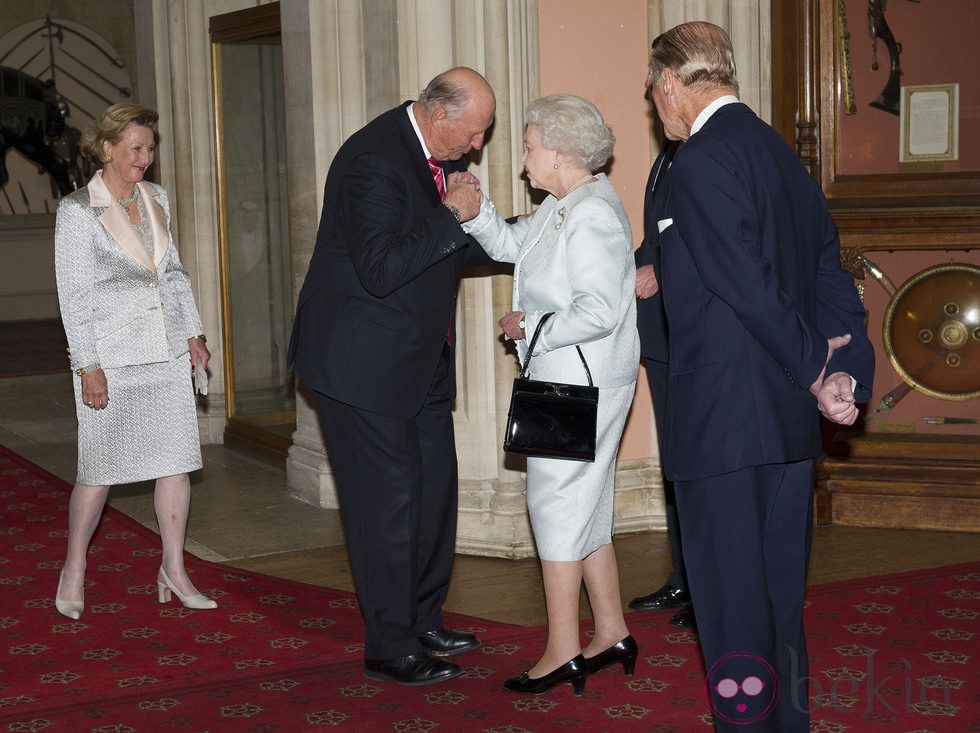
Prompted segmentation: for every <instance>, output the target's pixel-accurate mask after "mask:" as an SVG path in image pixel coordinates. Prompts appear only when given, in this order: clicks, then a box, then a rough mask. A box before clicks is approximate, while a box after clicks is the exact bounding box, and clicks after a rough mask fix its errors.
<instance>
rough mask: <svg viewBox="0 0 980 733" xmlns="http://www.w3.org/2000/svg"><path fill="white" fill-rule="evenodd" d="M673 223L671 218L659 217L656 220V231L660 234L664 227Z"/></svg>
mask: <svg viewBox="0 0 980 733" xmlns="http://www.w3.org/2000/svg"><path fill="white" fill-rule="evenodd" d="M673 223H674V220H673V219H661V220H660V221H658V222H657V231H658V232H660V233H661V234H662V233H663V231H664V229H666V228H667V227H669V226H671V225H672V224H673Z"/></svg>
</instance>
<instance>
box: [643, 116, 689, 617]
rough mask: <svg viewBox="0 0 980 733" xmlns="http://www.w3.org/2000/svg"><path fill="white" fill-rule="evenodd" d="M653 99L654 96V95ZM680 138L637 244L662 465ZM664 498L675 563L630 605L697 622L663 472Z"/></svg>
mask: <svg viewBox="0 0 980 733" xmlns="http://www.w3.org/2000/svg"><path fill="white" fill-rule="evenodd" d="M651 101H652V100H651ZM680 145H681V143H680V142H679V141H677V140H671V139H669V138H666V137H665V138H664V144H663V147H662V148H661V150H660V154H659V155H658V156H657V159H656V160H655V161H654V163H653V167H652V168H651V169H650V177H649V179H648V180H647V187H646V198H645V200H644V204H643V242H642V243H641V244H640V246H639V247H637V248H636V252H635V253H634V258H635V260H636V297H637V298H638V300H637V303H636V327H637V330H638V331H639V334H640V350H641V352H642V354H643V362H644V365H645V367H646V374H647V381H648V382H649V383H650V394H651V395H652V397H653V415H654V420H655V421H656V425H657V443H658V444H659V446H660V456H661V467H662V465H663V455H664V451H663V434H664V422H665V421H664V418H663V415H664V412H665V411H666V409H667V316H666V314H665V313H664V301H663V294H662V293H661V291H660V285H659V282H660V280H659V278H660V237H659V232H658V231H657V222H658V221H660V220H661V219H663V218H664V213H663V212H664V210H665V208H666V205H667V191H668V189H669V188H670V183H669V179H670V175H669V172H670V164H671V162H672V160H673V158H674V155H676V153H677V149H678V148H679V147H680ZM664 500H665V509H666V516H667V539H668V541H669V542H670V559H671V562H672V563H673V565H674V568H673V570H672V571H671V572H670V575H668V576H667V582H666V583H664V584H663V585H662V586H661V587H660V588H658V589H657V590H655V591H654V592H653V593H650V594H649V595H645V596H640V597H639V598H634V599H633V600H632V601H630V603H629V607H630V608H632V609H634V610H637V611H661V610H667V609H676V612H675V613H674V615H673V616H671V618H670V624H671V626H677V627H680V628H694V627H695V626H696V624H695V620H694V609H693V606H692V605H691V593H690V591H689V590H688V587H687V572H686V571H685V569H684V555H683V552H682V551H681V533H680V526H679V524H678V521H677V502H676V500H675V498H674V484H673V482H672V481H668V480H667V479H666V478H664Z"/></svg>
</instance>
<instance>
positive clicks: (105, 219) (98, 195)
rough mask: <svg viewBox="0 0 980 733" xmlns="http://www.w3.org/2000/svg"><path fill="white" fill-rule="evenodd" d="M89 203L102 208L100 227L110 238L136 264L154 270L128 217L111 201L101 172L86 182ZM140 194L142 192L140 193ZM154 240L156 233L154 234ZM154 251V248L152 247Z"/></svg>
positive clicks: (97, 172) (110, 195)
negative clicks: (103, 228) (102, 227)
mask: <svg viewBox="0 0 980 733" xmlns="http://www.w3.org/2000/svg"><path fill="white" fill-rule="evenodd" d="M88 191H89V203H90V205H91V206H92V207H93V208H95V207H99V206H104V207H105V211H103V212H102V213H101V214H100V215H99V221H100V222H102V226H104V227H105V229H106V231H107V232H109V234H110V235H111V236H112V238H113V239H114V240H115V241H116V243H117V244H119V246H120V247H122V248H123V249H124V250H125V251H126V252H128V253H129V255H130V256H131V257H132V258H133V259H134V260H136V261H137V262H138V263H140V264H141V265H143V267H145V268H146V269H148V270H156V267H154V264H153V261H152V260H151V259H150V255H149V253H148V252H147V251H146V248H145V247H144V246H143V243H142V242H141V241H140V238H139V235H138V234H137V233H136V230H135V229H133V226H132V224H130V223H129V217H127V216H126V212H125V211H123V209H122V207H121V206H116V205H115V202H114V201H113V200H112V194H111V193H109V189H108V188H107V187H106V185H105V182H103V180H102V171H96V172H95V175H94V176H93V177H92V180H91V181H89V182H88ZM141 193H142V192H141ZM154 239H156V232H154ZM154 250H156V247H154Z"/></svg>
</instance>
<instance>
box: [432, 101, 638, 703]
mask: <svg viewBox="0 0 980 733" xmlns="http://www.w3.org/2000/svg"><path fill="white" fill-rule="evenodd" d="M525 122H526V129H525V137H524V158H523V164H524V168H525V171H526V173H527V177H528V179H529V180H530V182H531V185H532V186H533V187H534V188H538V189H543V190H545V191H547V192H548V193H549V194H550V195H549V196H548V197H547V198H546V199H545V200H544V202H543V203H542V204H541V206H540V207H539V208H538V209H537V211H535V212H534V213H533V214H532V215H531V216H529V217H526V218H524V219H523V220H521V221H519V222H517V223H516V224H512V225H508V224H507V223H506V222H505V221H504V220H503V219H502V218H501V217H500V216H499V215H498V214H497V212H496V211H495V209H494V206H493V204H492V203H491V202H490V201H489V200H487V199H484V201H483V205H482V207H481V209H480V213H479V214H478V215H477V216H476V217H475V218H474V219H472V220H470V221H469V222H467V223H466V224H465V225H464V229H465V230H466V231H467V232H468V233H469V234H471V235H472V236H473V237H474V238H476V240H477V241H478V242H479V243H480V244H481V245H482V246H483V248H484V249H485V250H486V251H487V253H488V254H489V255H490V256H491V257H493V258H494V259H496V260H498V261H502V262H513V263H514V265H515V266H514V294H513V311H511V312H509V313H507V314H506V315H504V316H503V317H502V318H501V319H500V326H501V328H502V330H503V332H504V335H505V336H506V337H508V338H511V339H514V341H515V342H516V343H517V347H518V354H519V356H520V357H521V359H523V358H524V356H525V355H526V352H527V337H528V336H529V335H530V334H533V333H534V331H535V329H536V328H537V327H538V324H539V322H540V320H541V317H542V316H543V315H544V314H546V313H549V312H554V314H555V315H554V316H553V317H551V318H550V319H549V320H548V321H547V322H545V324H544V325H543V326H542V328H541V335H540V336H539V338H538V342H537V345H536V346H535V352H534V357H533V359H532V360H531V373H532V375H533V377H534V378H535V379H545V380H550V381H559V382H566V383H574V384H586V383H587V380H586V375H585V371H584V369H583V367H582V362H581V360H580V359H579V357H578V353H577V351H576V349H575V346H576V345H578V346H579V347H580V348H581V349H582V353H583V354H584V356H585V359H586V361H587V362H588V364H589V368H590V369H591V372H592V377H593V381H594V383H595V385H596V386H597V387H598V388H599V416H598V427H597V447H596V458H595V462H593V463H583V462H579V461H571V460H563V459H557V458H537V457H532V458H528V460H527V505H528V512H529V513H530V517H531V525H532V529H533V531H534V539H535V543H536V545H537V550H538V555H539V557H540V558H541V567H542V573H543V576H544V585H545V598H546V602H547V606H548V643H547V647H546V649H545V652H544V655H543V656H542V658H541V659H540V661H538V663H537V664H535V665H534V667H532V668H531V669H530V670H528V671H527V672H526V673H524V674H523V675H520V676H518V677H514V678H512V679H510V680H507V682H506V684H505V687H506V688H507V689H509V690H511V691H514V692H523V693H530V694H537V693H541V692H545V691H546V690H549V689H551V688H552V687H554V686H555V685H557V684H561V683H563V682H570V683H571V684H572V686H573V689H574V691H575V693H576V694H581V693H582V691H583V690H584V685H585V678H586V675H587V674H588V673H591V672H597V671H599V670H600V669H602V668H603V667H606V666H608V665H609V664H612V663H614V662H615V663H620V664H622V666H623V670H624V671H625V672H626V674H632V673H633V669H634V665H635V662H636V655H637V648H636V642H635V641H634V640H633V637H632V636H630V635H629V631H628V629H627V627H626V621H625V619H624V617H623V610H622V601H621V599H620V595H619V576H618V571H617V567H616V556H615V554H614V551H613V546H612V528H613V488H614V487H613V482H614V478H615V473H616V454H617V452H618V449H619V442H620V438H621V437H622V433H623V426H624V424H625V422H626V415H627V413H628V411H629V408H630V404H631V402H632V399H633V391H634V389H635V387H636V376H637V370H638V365H639V342H638V339H637V333H636V300H635V296H634V283H635V269H634V264H633V237H632V234H631V231H630V225H629V220H628V219H627V217H626V212H625V211H624V209H623V204H622V202H621V201H620V199H619V196H618V195H617V194H616V191H615V190H614V189H613V187H612V185H611V184H610V183H609V181H608V180H607V178H606V177H605V175H603V174H601V173H594V171H596V170H598V169H599V168H601V167H602V166H603V165H605V164H606V161H607V160H608V159H609V157H610V155H611V154H612V149H613V144H614V143H615V138H614V137H613V135H612V131H611V130H610V129H609V127H608V126H607V125H606V124H605V122H604V121H603V119H602V116H601V115H600V114H599V111H598V110H597V109H596V108H595V106H594V105H592V103H591V102H588V101H586V100H584V99H582V98H580V97H575V96H572V95H567V94H558V95H553V96H550V97H544V98H542V99H538V100H536V101H535V102H533V103H531V105H530V106H529V107H528V109H527V113H526V120H525ZM468 181H469V182H470V184H471V185H476V184H475V183H473V182H472V181H470V180H469V179H467V178H466V177H465V175H464V176H461V177H460V178H459V179H456V180H453V181H451V183H453V184H454V185H466V183H467V182H468ZM583 579H584V580H585V586H586V589H587V590H588V593H589V600H590V603H591V605H592V612H593V616H594V618H595V636H594V638H593V639H592V641H591V643H590V644H589V645H588V646H587V647H586V649H585V650H584V651H583V650H582V648H581V643H580V638H579V625H578V598H579V592H580V590H581V584H582V580H583Z"/></svg>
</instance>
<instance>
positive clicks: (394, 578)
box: [290, 67, 496, 685]
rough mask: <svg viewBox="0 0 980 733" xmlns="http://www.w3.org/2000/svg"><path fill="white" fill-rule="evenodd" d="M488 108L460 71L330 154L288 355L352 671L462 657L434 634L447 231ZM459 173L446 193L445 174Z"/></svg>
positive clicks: (450, 303)
mask: <svg viewBox="0 0 980 733" xmlns="http://www.w3.org/2000/svg"><path fill="white" fill-rule="evenodd" d="M495 107H496V102H495V99H494V95H493V91H492V90H491V88H490V85H489V84H488V83H487V81H486V80H485V79H484V78H483V77H482V76H480V74H478V73H477V72H476V71H474V70H472V69H468V68H464V67H458V68H454V69H450V70H449V71H446V72H444V73H442V74H440V75H439V76H437V77H436V78H435V79H433V80H432V81H431V82H430V83H429V85H428V86H427V87H426V88H425V90H424V91H423V92H422V94H421V96H420V97H419V100H418V101H416V102H406V103H405V104H403V105H401V106H400V107H398V108H396V109H393V110H390V111H389V112H386V113H385V114H383V115H381V116H380V117H378V118H376V119H375V120H373V121H372V122H370V123H369V124H368V125H366V126H365V127H364V128H362V129H361V130H359V131H358V132H356V133H354V134H353V135H352V136H351V137H350V138H349V139H348V140H347V141H346V142H345V143H344V144H343V145H342V146H341V148H340V150H339V151H338V152H337V155H336V157H335V158H334V160H333V163H332V164H331V166H330V171H329V172H328V174H327V182H326V187H325V190H324V196H323V212H322V214H321V217H320V228H319V231H318V233H317V240H316V247H315V249H314V251H313V257H312V259H311V261H310V268H309V271H308V273H307V275H306V281H305V282H304V284H303V288H302V290H301V291H300V295H299V302H298V305H297V311H296V319H295V323H294V326H293V338H292V344H291V347H290V353H291V354H292V355H293V357H294V359H295V363H296V371H297V372H298V373H299V375H300V376H301V377H302V378H303V380H304V381H305V382H306V384H307V385H309V386H310V387H311V388H312V389H313V390H314V391H315V394H316V400H317V409H318V412H319V417H320V424H321V426H322V428H323V436H324V440H325V442H326V446H327V452H328V454H329V457H330V463H331V466H332V468H333V473H334V479H335V483H336V487H337V496H338V499H339V503H340V511H341V516H342V518H343V523H344V530H345V535H346V539H347V548H348V552H349V554H350V562H351V569H352V572H353V575H354V582H355V585H356V588H357V594H358V599H359V601H360V604H361V610H362V613H363V615H364V621H365V649H364V674H365V675H366V676H367V677H370V678H372V679H380V680H391V681H394V682H399V683H402V684H406V685H424V684H430V683H434V682H441V681H445V680H449V679H452V678H454V677H458V676H459V675H460V674H462V670H461V668H460V667H459V666H458V665H457V664H454V663H453V662H451V661H449V660H447V659H444V658H443V657H447V656H452V655H455V654H460V653H462V652H466V651H469V650H471V649H475V648H476V647H477V646H479V644H480V642H479V640H478V639H477V638H476V637H475V636H473V635H472V634H464V633H460V632H457V631H451V630H449V629H446V628H445V626H444V624H443V619H442V603H443V601H444V599H445V597H446V592H447V589H448V585H449V576H450V573H451V570H452V563H453V556H454V551H455V541H456V509H457V494H458V486H457V468H456V465H457V464H456V448H455V442H454V435H453V419H452V405H453V400H454V398H455V396H456V382H455V373H454V355H453V342H454V330H455V329H454V319H453V315H454V312H455V305H456V294H457V290H458V288H459V280H460V272H461V269H462V267H463V266H464V264H470V263H472V264H487V263H489V259H488V258H487V257H486V255H485V254H484V252H483V249H482V248H481V247H479V245H477V244H476V243H475V242H473V241H472V240H471V239H470V238H469V237H468V236H466V235H465V234H464V233H463V230H462V229H461V228H460V226H459V222H460V220H461V219H463V220H466V219H469V218H471V217H472V216H475V215H476V213H477V212H478V211H479V208H480V199H481V194H480V192H479V187H478V185H476V184H475V183H473V181H475V178H473V177H472V175H471V174H469V173H465V172H462V171H465V169H466V160H465V158H464V156H465V154H466V153H468V152H469V151H470V150H479V149H480V148H481V147H482V146H483V141H484V135H485V133H486V130H487V128H488V127H490V125H491V123H492V122H493V118H494V112H495ZM461 177H462V178H464V179H466V180H467V183H466V184H460V183H459V180H458V179H459V178H461Z"/></svg>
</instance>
